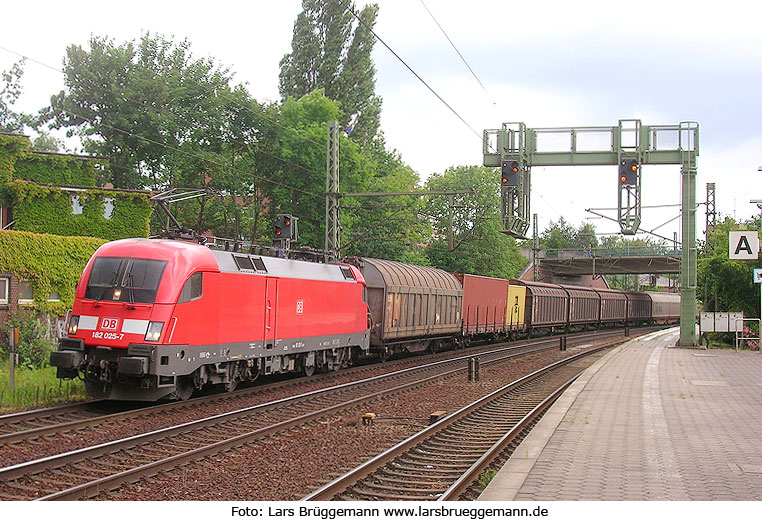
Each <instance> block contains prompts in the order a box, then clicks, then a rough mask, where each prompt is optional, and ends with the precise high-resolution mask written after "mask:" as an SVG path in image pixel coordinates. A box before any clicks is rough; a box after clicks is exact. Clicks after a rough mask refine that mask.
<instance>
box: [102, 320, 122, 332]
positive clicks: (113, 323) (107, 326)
mask: <svg viewBox="0 0 762 523" xmlns="http://www.w3.org/2000/svg"><path fill="white" fill-rule="evenodd" d="M118 326H119V318H103V319H102V320H101V329H103V330H104V331H115V330H116V328H117V327H118Z"/></svg>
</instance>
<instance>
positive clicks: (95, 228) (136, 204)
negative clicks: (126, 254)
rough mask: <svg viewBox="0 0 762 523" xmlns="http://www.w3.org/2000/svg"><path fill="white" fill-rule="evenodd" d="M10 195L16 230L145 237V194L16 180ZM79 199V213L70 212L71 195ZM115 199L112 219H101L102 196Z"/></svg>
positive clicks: (148, 214)
mask: <svg viewBox="0 0 762 523" xmlns="http://www.w3.org/2000/svg"><path fill="white" fill-rule="evenodd" d="M8 192H9V193H10V194H11V195H12V198H13V200H12V203H13V218H14V220H15V224H14V228H15V229H16V230H22V231H30V232H38V233H55V234H61V235H66V236H93V237H97V238H105V239H107V240H117V239H121V238H135V237H142V238H145V237H148V235H149V232H150V226H149V224H150V218H151V202H150V197H149V195H148V194H147V193H133V192H123V191H105V190H102V189H87V190H85V191H78V192H68V191H63V190H61V188H59V187H55V186H44V185H37V184H35V183H31V182H27V181H23V180H15V181H13V182H11V183H9V184H8ZM73 195H74V196H77V197H78V198H79V203H80V205H81V206H82V208H83V210H82V214H72V200H71V197H72V196H73ZM106 198H113V199H114V202H113V204H114V212H113V214H112V216H111V218H108V219H107V218H104V216H103V211H104V206H105V199H106Z"/></svg>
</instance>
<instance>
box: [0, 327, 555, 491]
mask: <svg viewBox="0 0 762 523" xmlns="http://www.w3.org/2000/svg"><path fill="white" fill-rule="evenodd" d="M548 344H555V343H554V341H550V342H549V341H542V342H535V343H532V344H531V345H534V346H538V345H548ZM536 350H541V349H540V348H537V347H535V348H533V349H531V351H530V353H531V352H534V351H536ZM508 351H511V354H508V355H505V354H503V355H502V356H501V355H500V353H505V352H508ZM515 351H516V347H510V348H504V349H495V350H492V351H489V352H487V353H482V355H483V356H484V355H486V356H489V355H494V356H496V358H495V360H504V359H510V358H515V357H517V356H522V355H525V354H526V352H525V353H516V352H515ZM470 357H471V356H460V357H457V358H452V359H449V360H445V361H442V362H436V363H427V364H425V365H422V366H419V367H414V368H412V369H403V370H398V371H394V372H391V373H387V374H384V375H381V376H377V377H372V378H366V379H363V380H358V381H355V382H351V383H346V384H341V385H335V386H332V387H327V388H324V389H321V390H318V391H311V392H307V393H304V394H300V395H298V396H294V397H291V398H285V399H281V400H274V401H271V402H267V403H264V404H261V405H256V406H253V407H247V408H244V409H238V410H235V411H232V412H228V413H223V414H217V415H215V416H211V417H208V418H204V419H201V420H195V421H190V422H186V423H183V424H180V425H177V426H173V427H167V428H164V429H158V430H156V431H151V432H148V433H144V434H139V435H135V436H131V437H128V438H124V439H121V440H118V441H115V442H107V443H102V444H99V445H94V446H91V447H88V448H84V449H77V450H73V451H69V452H65V453H62V454H58V455H55V456H50V457H46V458H40V459H37V460H33V461H30V462H27V463H20V464H16V465H11V466H8V467H5V468H2V469H0V480H3V481H11V480H14V479H18V478H21V477H23V476H27V475H31V474H36V473H40V472H43V471H46V470H50V469H55V468H56V467H62V466H65V465H68V464H70V463H73V462H81V461H83V460H85V459H88V458H93V457H97V456H102V455H104V454H107V453H112V452H117V451H118V450H122V449H126V448H133V447H135V446H136V445H139V444H142V443H146V442H150V441H153V440H155V439H157V438H159V437H168V436H174V435H178V434H183V433H188V432H191V431H193V430H194V429H198V428H200V427H205V426H208V425H210V424H213V423H214V424H219V423H220V422H223V421H229V420H232V419H236V418H241V417H245V416H250V415H252V414H254V413H256V412H258V411H263V410H265V409H268V408H270V407H277V408H279V409H282V408H283V407H284V406H286V405H289V404H293V403H298V402H300V401H302V400H304V399H309V398H313V397H319V396H320V395H325V394H329V393H332V392H336V391H343V390H345V389H347V390H348V389H350V388H352V387H358V386H364V385H367V384H372V383H374V382H377V383H382V382H383V381H388V380H389V379H392V378H395V377H399V376H402V375H405V374H407V375H413V374H415V373H420V372H423V371H425V370H435V367H447V366H450V367H452V366H453V365H458V364H459V363H462V362H464V361H466V360H467V359H468V358H470ZM489 363H490V362H489V361H485V364H489ZM462 372H464V367H463V366H458V367H457V368H454V369H451V370H447V371H445V372H438V373H435V374H433V375H431V376H428V377H425V378H422V379H418V380H415V381H413V382H408V383H406V384H402V385H398V386H396V387H391V388H383V389H382V390H378V391H376V392H374V393H372V394H369V395H366V396H363V397H361V398H356V399H354V400H350V402H342V403H339V404H338V405H336V407H335V409H334V410H337V409H338V410H341V409H343V408H346V407H347V406H349V405H354V404H358V403H363V402H367V401H369V400H371V399H374V398H377V397H379V396H382V395H387V394H391V393H395V392H398V391H401V390H404V389H410V388H415V387H418V386H421V385H422V384H424V383H426V382H429V381H433V380H437V379H442V378H443V377H447V376H450V375H453V374H457V373H462ZM316 412H317V413H318V415H325V414H326V413H327V412H328V411H325V410H324V409H321V410H318V411H316ZM299 419H300V421H301V422H302V423H303V422H304V420H305V419H307V418H299ZM276 425H277V424H276ZM276 430H277V428H276ZM261 434H264V432H262V431H260V430H259V429H257V430H255V431H253V432H252V433H250V435H253V437H254V439H256V437H257V436H258V435H261ZM245 436H246V435H245V434H244V435H242V436H241V438H245ZM241 438H238V437H236V438H230V440H233V441H242V440H241ZM228 441H229V440H224V441H222V442H220V445H222V446H224V445H225V444H226V442H228ZM239 444H242V443H239ZM209 448H212V447H211V446H209ZM119 474H122V473H121V472H120V473H119ZM112 479H113V478H112ZM97 482H98V480H95V481H94V482H90V483H91V484H94V483H97ZM91 486H92V485H89V487H91ZM68 490H69V491H71V489H68ZM49 499H54V498H53V497H50V498H49Z"/></svg>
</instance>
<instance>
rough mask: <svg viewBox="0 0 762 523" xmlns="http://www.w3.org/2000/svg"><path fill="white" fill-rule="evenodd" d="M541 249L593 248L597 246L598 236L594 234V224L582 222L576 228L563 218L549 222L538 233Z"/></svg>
mask: <svg viewBox="0 0 762 523" xmlns="http://www.w3.org/2000/svg"><path fill="white" fill-rule="evenodd" d="M539 241H540V248H541V249H580V250H586V249H590V248H592V249H594V248H596V247H598V238H597V237H596V235H595V226H594V225H593V224H591V223H582V224H581V225H580V226H579V227H578V228H576V229H575V228H574V226H573V225H571V224H570V223H567V222H566V220H565V219H564V218H563V216H562V217H561V218H559V219H558V221H557V222H550V224H549V225H548V227H547V228H546V229H545V230H544V231H542V233H541V234H540V239H539Z"/></svg>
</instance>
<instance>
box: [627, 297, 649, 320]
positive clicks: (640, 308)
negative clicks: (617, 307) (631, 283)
mask: <svg viewBox="0 0 762 523" xmlns="http://www.w3.org/2000/svg"><path fill="white" fill-rule="evenodd" d="M625 295H626V296H627V322H628V323H629V324H630V325H634V324H643V323H648V322H650V321H651V309H652V305H653V303H652V301H651V296H649V295H648V294H645V293H642V292H631V291H626V292H625Z"/></svg>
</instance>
